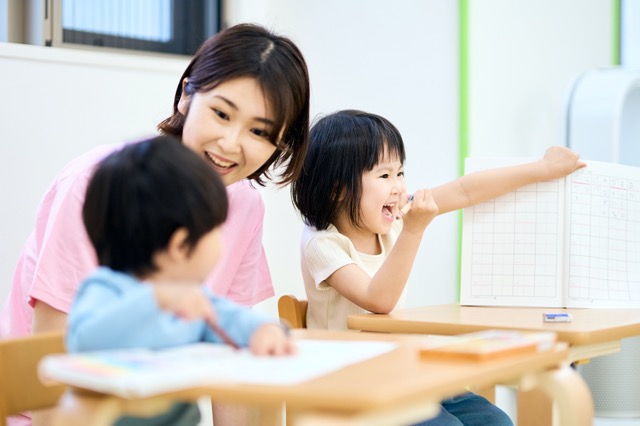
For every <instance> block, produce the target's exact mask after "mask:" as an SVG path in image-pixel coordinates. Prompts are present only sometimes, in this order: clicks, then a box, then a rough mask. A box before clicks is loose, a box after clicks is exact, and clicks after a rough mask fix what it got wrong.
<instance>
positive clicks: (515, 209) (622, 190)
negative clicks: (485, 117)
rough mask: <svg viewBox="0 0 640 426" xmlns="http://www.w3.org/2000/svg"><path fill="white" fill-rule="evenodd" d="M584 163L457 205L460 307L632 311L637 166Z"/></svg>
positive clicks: (636, 275)
mask: <svg viewBox="0 0 640 426" xmlns="http://www.w3.org/2000/svg"><path fill="white" fill-rule="evenodd" d="M523 161H524V160H522V159H520V160H515V161H514V160H508V159H473V158H470V159H468V160H467V164H466V167H467V172H470V171H474V170H481V169H486V168H493V167H499V166H506V165H510V164H518V163H522V162H523ZM586 163H587V167H586V168H583V169H580V170H578V171H576V172H574V173H573V174H571V175H569V176H567V177H565V178H563V179H559V180H554V181H547V182H540V183H536V184H532V185H527V186H525V187H522V188H520V189H518V190H516V191H514V192H511V193H509V194H506V195H504V196H501V197H498V198H496V199H494V200H490V201H487V202H485V203H481V204H478V205H475V206H472V207H469V208H466V209H465V210H464V212H463V230H462V269H461V291H460V302H461V304H463V305H482V306H539V307H581V308H592V307H593V308H595V307H600V308H616V307H620V308H625V307H640V168H637V167H631V166H626V165H621V164H612V163H604V162H596V161H586Z"/></svg>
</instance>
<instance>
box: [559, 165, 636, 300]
mask: <svg viewBox="0 0 640 426" xmlns="http://www.w3.org/2000/svg"><path fill="white" fill-rule="evenodd" d="M568 191H570V197H571V205H572V210H571V214H570V221H569V227H570V235H571V237H570V247H569V298H570V299H573V300H578V299H582V300H585V301H589V302H593V301H596V300H598V301H639V302H640V180H635V179H623V178H619V177H614V176H610V175H606V174H599V173H592V172H589V171H586V170H585V172H583V173H579V174H578V173H576V174H575V175H572V176H571V179H570V188H569V189H568Z"/></svg>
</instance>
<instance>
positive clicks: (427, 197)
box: [403, 189, 438, 233]
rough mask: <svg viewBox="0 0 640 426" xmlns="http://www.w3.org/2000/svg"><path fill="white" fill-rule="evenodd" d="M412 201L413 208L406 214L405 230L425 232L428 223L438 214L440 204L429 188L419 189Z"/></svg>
mask: <svg viewBox="0 0 640 426" xmlns="http://www.w3.org/2000/svg"><path fill="white" fill-rule="evenodd" d="M410 203H411V208H410V209H409V211H408V212H406V213H405V214H404V218H403V220H404V225H403V230H406V231H408V232H414V233H423V232H424V230H425V228H426V227H427V225H429V223H431V221H432V220H433V218H434V217H436V216H437V215H438V205H437V204H436V201H435V200H434V199H433V195H432V194H431V190H429V189H419V190H417V191H416V192H415V194H413V200H411V201H410ZM405 210H406V209H405Z"/></svg>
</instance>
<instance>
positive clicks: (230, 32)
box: [158, 24, 309, 185]
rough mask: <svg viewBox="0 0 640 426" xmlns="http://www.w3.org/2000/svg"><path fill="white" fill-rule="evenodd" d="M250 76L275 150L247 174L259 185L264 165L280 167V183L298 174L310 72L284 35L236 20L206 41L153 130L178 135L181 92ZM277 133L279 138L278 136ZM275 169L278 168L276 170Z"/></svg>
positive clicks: (265, 174) (306, 123) (305, 135)
mask: <svg viewBox="0 0 640 426" xmlns="http://www.w3.org/2000/svg"><path fill="white" fill-rule="evenodd" d="M240 77H251V78H255V79H256V81H257V82H258V84H259V85H260V87H261V88H262V91H263V93H264V96H265V98H266V99H267V101H268V102H269V104H270V105H271V107H272V109H273V111H272V113H273V114H274V117H273V118H274V123H275V126H274V131H273V132H272V133H271V142H272V143H273V144H274V145H275V146H276V147H277V148H278V149H277V150H276V151H275V152H274V153H273V155H272V156H271V158H269V160H267V162H266V163H265V164H263V165H262V167H260V168H259V169H258V170H256V171H255V172H254V173H253V174H252V175H250V176H249V177H248V178H249V179H253V180H254V181H255V182H256V183H258V184H259V185H264V184H265V182H264V180H263V177H266V178H267V179H271V176H270V172H269V168H270V167H271V166H273V167H274V168H279V167H281V166H284V170H281V172H280V178H279V179H278V180H276V181H275V182H276V183H278V184H281V185H285V184H287V183H290V182H291V181H293V180H295V179H296V178H297V176H298V174H299V173H300V168H301V167H302V162H303V161H304V157H305V154H306V150H307V143H308V136H309V135H308V132H309V73H308V71H307V64H306V62H305V60H304V58H303V56H302V53H301V52H300V50H299V49H298V48H297V47H296V45H295V44H294V43H293V42H292V41H291V40H289V39H288V38H286V37H282V36H279V35H276V34H274V33H272V32H270V31H268V30H267V29H265V28H263V27H260V26H257V25H252V24H239V25H235V26H233V27H231V28H228V29H226V30H223V31H221V32H219V33H217V34H215V35H214V36H212V37H210V38H209V39H208V40H206V41H205V42H204V43H203V44H202V46H200V48H199V49H198V51H197V52H196V54H195V56H194V57H193V59H192V60H191V63H190V64H189V66H188V67H187V69H186V70H185V71H184V73H183V74H182V77H181V78H180V82H179V83H178V87H177V89H176V95H175V98H174V101H173V115H171V116H170V117H169V118H167V119H165V120H164V121H162V122H161V123H160V124H159V125H158V128H159V129H160V131H161V132H162V133H164V134H169V135H174V136H177V137H178V138H182V131H183V128H184V123H185V116H184V115H182V114H181V113H180V111H178V102H179V101H180V98H181V96H182V92H183V82H184V81H185V79H187V83H186V84H185V85H184V91H185V94H186V95H192V94H193V93H196V92H206V91H209V90H211V89H213V88H214V87H216V86H218V85H219V84H222V83H224V82H225V81H229V80H232V79H235V78H240ZM280 135H282V139H281V140H278V138H279V137H280ZM279 170H280V169H279Z"/></svg>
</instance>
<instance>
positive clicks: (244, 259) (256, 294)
mask: <svg viewBox="0 0 640 426" xmlns="http://www.w3.org/2000/svg"><path fill="white" fill-rule="evenodd" d="M121 146H122V145H121V144H119V145H110V146H102V147H98V148H95V149H93V150H92V151H90V152H88V153H86V154H84V155H82V156H80V157H78V158H76V159H75V160H73V161H72V162H70V163H69V164H68V165H67V166H66V167H65V168H64V169H63V170H62V171H61V172H60V173H59V174H58V176H57V177H56V179H55V181H54V182H53V184H52V185H51V186H50V187H49V189H48V190H47V192H46V194H45V196H44V197H43V199H42V200H41V202H40V205H39V206H38V210H37V214H36V226H35V228H34V230H33V231H32V233H31V235H30V236H29V238H28V239H27V242H26V243H25V246H24V247H23V250H22V253H21V254H20V257H19V259H18V264H17V266H16V270H15V273H14V277H13V283H12V287H11V291H10V293H9V296H8V298H7V300H6V302H5V305H4V307H3V308H2V310H1V311H0V336H1V337H12V336H24V335H28V334H31V319H32V315H33V306H34V305H35V301H36V300H40V301H42V302H45V303H47V304H48V305H50V306H52V307H54V308H55V309H58V310H60V311H62V312H69V309H70V308H71V304H72V302H73V297H74V295H75V292H76V290H77V288H78V286H79V285H80V282H81V281H82V279H83V278H84V277H85V276H87V275H88V274H89V273H90V272H92V271H93V270H94V269H95V268H96V267H97V259H96V256H95V253H94V251H93V248H92V246H91V244H90V242H89V238H88V236H87V235H86V231H85V229H84V225H83V223H82V203H83V202H84V195H85V191H86V188H87V185H88V182H89V179H90V178H91V174H92V172H93V169H94V167H95V165H96V163H98V162H99V161H100V160H101V159H102V158H104V157H105V156H107V155H108V154H110V153H111V152H113V151H115V150H116V149H118V148H120V147H121ZM227 194H228V196H229V214H228V216H227V221H226V222H225V223H224V225H223V228H222V233H223V241H224V252H223V255H222V257H221V259H220V261H219V263H218V264H217V266H216V268H215V270H214V271H213V272H212V274H211V275H210V276H209V277H208V278H207V281H206V284H207V285H208V286H209V288H211V290H212V291H213V292H214V294H216V295H219V296H223V297H227V298H229V299H231V300H233V301H235V302H238V303H240V304H243V305H246V306H251V305H254V304H256V303H258V302H260V301H262V300H264V299H267V298H268V297H271V296H273V294H274V293H273V286H272V282H271V276H270V274H269V268H268V265H267V260H266V255H265V253H264V248H263V246H262V225H263V219H264V204H263V201H262V197H261V195H260V193H259V191H258V190H257V189H255V188H254V187H253V186H251V184H250V183H249V182H248V181H240V182H237V183H234V184H232V185H230V186H228V187H227Z"/></svg>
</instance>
